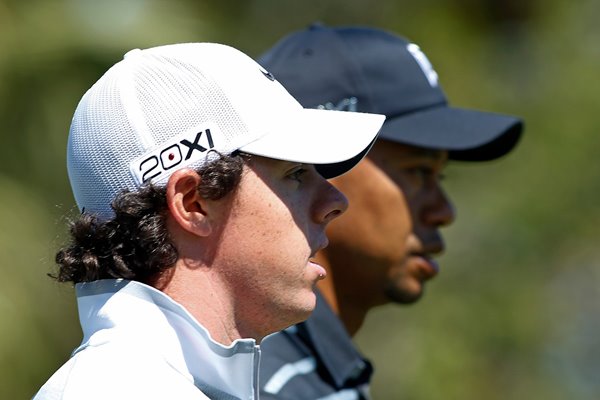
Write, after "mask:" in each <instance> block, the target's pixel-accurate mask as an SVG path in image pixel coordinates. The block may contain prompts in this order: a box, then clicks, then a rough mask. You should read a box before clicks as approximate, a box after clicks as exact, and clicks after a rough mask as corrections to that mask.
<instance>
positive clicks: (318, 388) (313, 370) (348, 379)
mask: <svg viewBox="0 0 600 400" xmlns="http://www.w3.org/2000/svg"><path fill="white" fill-rule="evenodd" d="M260 347H261V367H260V398H261V399H262V400H265V399H283V400H285V399H287V400H309V399H310V400H316V399H326V400H365V399H369V398H370V397H369V382H370V379H371V374H372V372H373V368H372V367H371V363H370V362H369V361H368V360H366V359H365V358H363V357H362V356H361V354H360V353H359V352H358V350H357V349H356V348H355V347H354V344H353V343H352V340H351V338H350V336H349V335H348V333H347V332H346V329H345V328H344V325H343V324H342V322H341V321H340V320H339V318H338V317H337V316H336V315H335V314H334V313H333V311H332V310H331V308H330V307H329V305H328V304H327V302H326V301H325V300H324V299H323V297H322V296H321V295H320V294H319V293H318V292H317V307H316V309H315V311H314V312H313V314H312V316H311V317H310V318H309V319H308V320H307V321H305V322H303V323H301V324H298V325H294V326H292V327H290V328H288V329H286V330H284V331H281V332H277V333H275V334H273V335H270V336H268V337H266V338H265V339H264V340H263V341H262V343H261V346H260Z"/></svg>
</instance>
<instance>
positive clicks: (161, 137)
mask: <svg viewBox="0 0 600 400" xmlns="http://www.w3.org/2000/svg"><path fill="white" fill-rule="evenodd" d="M198 64H201V63H198ZM201 67H202V65H200V67H196V66H194V65H190V64H186V63H181V62H178V61H177V60H174V59H169V58H167V57H163V56H156V55H150V54H140V53H137V54H132V56H131V58H129V57H127V58H126V60H125V62H121V63H118V64H116V65H115V66H113V67H112V68H111V69H110V70H109V71H107V73H106V74H105V75H104V76H103V77H102V78H100V80H99V81H98V82H97V83H96V84H95V85H94V86H92V88H91V89H90V90H89V91H88V92H87V93H86V94H85V96H84V97H83V99H82V101H81V102H80V104H79V106H78V108H77V111H76V112H75V116H74V118H73V122H72V126H71V132H70V139H69V148H68V155H67V158H68V168H69V177H70V179H71V185H72V187H73V192H74V194H75V198H76V201H77V204H78V206H79V207H80V209H81V208H83V207H85V209H86V210H87V211H88V212H94V213H97V214H98V215H99V216H100V217H101V218H103V219H106V218H110V217H112V215H113V212H112V209H111V207H110V203H111V202H112V200H113V199H114V197H115V196H116V195H117V194H118V193H119V192H121V191H122V190H123V189H129V190H135V189H136V188H137V185H136V183H135V180H134V178H133V177H132V175H131V172H130V163H131V162H132V161H133V160H135V159H136V158H139V157H140V156H142V155H144V154H146V153H147V152H148V151H151V150H154V149H155V148H157V147H159V146H160V145H161V144H162V143H164V142H165V141H166V140H169V139H171V138H173V137H175V136H176V135H179V134H182V133H185V132H187V131H189V130H190V129H194V128H197V127H198V126H201V125H202V124H204V123H207V122H210V123H213V124H215V125H216V126H218V128H219V129H218V132H219V133H220V136H218V137H215V135H216V134H217V132H213V138H214V142H215V150H217V151H219V152H220V153H224V154H228V153H230V152H232V151H234V150H236V149H237V148H239V147H240V143H247V142H248V141H249V139H247V135H248V129H247V127H246V125H245V124H244V123H243V121H242V120H241V118H240V116H239V115H238V113H237V112H235V111H234V109H233V107H232V105H231V104H230V101H229V99H228V98H227V96H226V95H225V93H224V92H223V91H222V90H221V88H220V87H219V86H218V84H217V83H216V82H215V81H214V80H213V79H212V78H210V77H209V76H207V75H206V74H203V73H202V72H201V70H200V68H201ZM206 155H208V152H207V154H206ZM205 160H206V158H203V159H200V160H198V161H196V162H195V163H193V164H191V165H189V166H190V167H192V168H196V167H199V166H201V165H202V164H203V163H204V162H205ZM176 169H177V168H175V169H173V170H170V171H168V172H169V173H171V172H173V171H174V170H176ZM167 177H168V173H166V172H165V173H163V174H162V175H161V181H158V183H159V184H160V183H164V181H166V178H167ZM155 183H156V182H155Z"/></svg>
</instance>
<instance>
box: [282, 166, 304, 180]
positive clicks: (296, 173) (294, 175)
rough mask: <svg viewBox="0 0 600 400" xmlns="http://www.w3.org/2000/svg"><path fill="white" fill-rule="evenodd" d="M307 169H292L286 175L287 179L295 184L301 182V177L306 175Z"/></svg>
mask: <svg viewBox="0 0 600 400" xmlns="http://www.w3.org/2000/svg"><path fill="white" fill-rule="evenodd" d="M306 171H307V169H306V168H302V167H297V168H294V169H293V170H292V171H290V173H289V174H288V175H287V176H288V178H290V179H292V180H294V181H297V182H302V175H304V174H305V173H306Z"/></svg>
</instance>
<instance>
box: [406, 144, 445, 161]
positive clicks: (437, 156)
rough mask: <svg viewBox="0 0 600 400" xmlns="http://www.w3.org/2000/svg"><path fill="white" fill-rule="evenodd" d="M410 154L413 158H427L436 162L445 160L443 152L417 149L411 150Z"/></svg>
mask: <svg viewBox="0 0 600 400" xmlns="http://www.w3.org/2000/svg"><path fill="white" fill-rule="evenodd" d="M408 153H409V155H411V156H418V157H427V158H431V159H433V160H436V161H437V160H443V159H444V153H443V151H442V150H433V149H425V148H420V147H417V148H411V149H409V150H408Z"/></svg>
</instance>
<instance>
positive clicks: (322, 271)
mask: <svg viewBox="0 0 600 400" xmlns="http://www.w3.org/2000/svg"><path fill="white" fill-rule="evenodd" d="M308 265H309V266H311V267H312V268H313V269H314V270H315V271H316V273H317V280H321V279H325V277H326V276H327V271H326V270H325V268H323V267H322V266H321V265H319V264H317V263H316V262H314V261H313V260H308Z"/></svg>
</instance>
